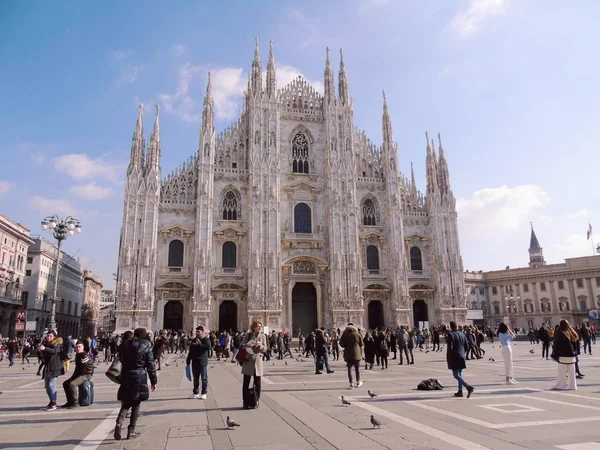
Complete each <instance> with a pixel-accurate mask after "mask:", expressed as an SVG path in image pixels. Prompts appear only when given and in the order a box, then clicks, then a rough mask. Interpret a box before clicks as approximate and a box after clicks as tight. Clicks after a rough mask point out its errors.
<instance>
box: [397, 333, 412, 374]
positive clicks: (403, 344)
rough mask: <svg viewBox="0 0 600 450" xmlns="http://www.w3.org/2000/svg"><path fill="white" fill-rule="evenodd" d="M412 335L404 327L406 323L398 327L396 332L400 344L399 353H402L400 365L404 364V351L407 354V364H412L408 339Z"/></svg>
mask: <svg viewBox="0 0 600 450" xmlns="http://www.w3.org/2000/svg"><path fill="white" fill-rule="evenodd" d="M409 338H410V336H409V334H408V333H407V332H406V330H405V329H404V325H402V326H401V327H400V328H398V330H397V332H396V343H397V344H398V353H400V362H399V363H398V365H402V364H403V360H402V352H404V354H405V355H406V364H410V359H408V340H409Z"/></svg>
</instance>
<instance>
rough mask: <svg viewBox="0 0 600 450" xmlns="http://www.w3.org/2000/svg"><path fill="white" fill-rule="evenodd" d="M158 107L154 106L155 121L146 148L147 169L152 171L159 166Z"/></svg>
mask: <svg viewBox="0 0 600 450" xmlns="http://www.w3.org/2000/svg"><path fill="white" fill-rule="evenodd" d="M159 114H160V106H158V105H156V119H155V120H154V129H153V130H152V135H151V136H150V145H149V146H148V159H147V162H148V164H147V169H148V170H152V169H153V168H158V167H159V166H160V126H159V120H158V117H159Z"/></svg>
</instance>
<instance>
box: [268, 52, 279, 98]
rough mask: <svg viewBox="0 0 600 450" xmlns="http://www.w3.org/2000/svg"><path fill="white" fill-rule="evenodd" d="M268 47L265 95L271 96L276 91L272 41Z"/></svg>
mask: <svg viewBox="0 0 600 450" xmlns="http://www.w3.org/2000/svg"><path fill="white" fill-rule="evenodd" d="M270 45H271V48H270V49H269V63H268V64H267V95H268V96H269V97H271V96H272V95H275V92H276V91H277V78H276V75H275V54H274V53H273V41H271V44H270Z"/></svg>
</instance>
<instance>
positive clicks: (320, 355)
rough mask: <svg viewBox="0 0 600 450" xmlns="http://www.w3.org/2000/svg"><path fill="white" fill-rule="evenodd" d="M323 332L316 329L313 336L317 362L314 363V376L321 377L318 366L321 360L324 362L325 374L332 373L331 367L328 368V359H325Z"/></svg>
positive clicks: (325, 348)
mask: <svg viewBox="0 0 600 450" xmlns="http://www.w3.org/2000/svg"><path fill="white" fill-rule="evenodd" d="M324 333H325V331H324V329H323V328H320V329H317V331H316V334H315V347H316V350H317V362H316V370H315V375H321V374H322V373H323V372H321V369H320V367H319V366H320V365H321V360H325V368H326V369H327V373H333V370H331V367H329V359H328V358H327V347H326V345H325V344H326V341H325V334H324Z"/></svg>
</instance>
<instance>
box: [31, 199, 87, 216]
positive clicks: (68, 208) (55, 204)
mask: <svg viewBox="0 0 600 450" xmlns="http://www.w3.org/2000/svg"><path fill="white" fill-rule="evenodd" d="M27 206H28V207H29V208H30V209H32V210H35V211H37V213H38V214H39V215H40V217H44V216H47V215H51V214H58V215H60V216H68V215H75V214H79V211H78V209H77V208H75V207H74V206H73V205H72V204H71V202H70V201H69V200H66V199H62V198H61V199H58V198H57V199H54V198H46V197H42V196H41V195H35V196H33V197H31V198H30V199H29V200H28V201H27Z"/></svg>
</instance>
